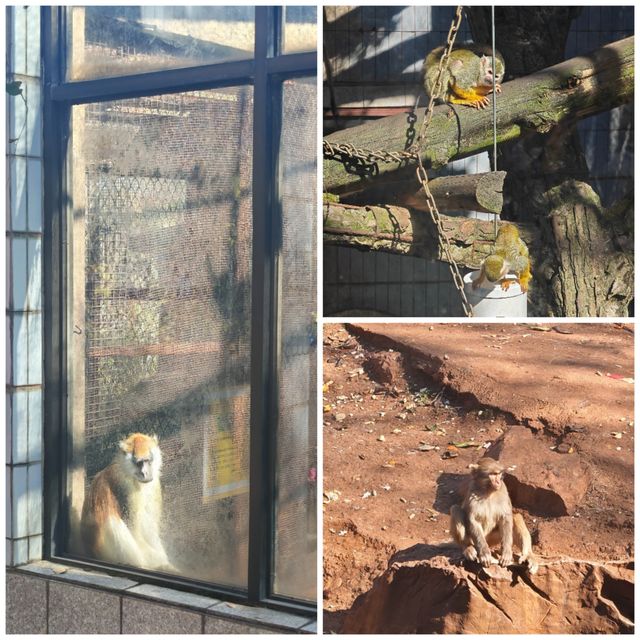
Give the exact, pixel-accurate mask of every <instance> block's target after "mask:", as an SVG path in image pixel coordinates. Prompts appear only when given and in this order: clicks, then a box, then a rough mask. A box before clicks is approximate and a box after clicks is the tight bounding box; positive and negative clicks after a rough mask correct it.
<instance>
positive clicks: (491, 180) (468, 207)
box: [349, 171, 507, 215]
mask: <svg viewBox="0 0 640 640" xmlns="http://www.w3.org/2000/svg"><path fill="white" fill-rule="evenodd" d="M506 175H507V174H506V172H505V171H495V172H490V173H476V174H471V175H459V176H443V177H441V178H434V179H433V180H430V181H429V189H430V190H431V193H432V194H433V197H434V198H435V199H436V204H437V205H438V210H439V211H483V212H485V213H494V214H498V215H499V214H500V213H501V212H502V191H503V186H504V180H505V177H506ZM418 186H419V182H418V180H417V178H416V177H415V173H414V174H413V176H408V177H407V178H406V179H404V180H397V181H393V182H389V183H385V184H384V185H379V186H376V185H373V186H372V187H371V188H368V189H365V190H364V191H361V192H359V193H357V194H350V195H349V203H350V204H356V205H360V206H366V205H368V204H369V203H371V202H393V203H395V204H397V205H400V206H404V207H411V208H412V209H417V210H419V211H425V212H428V211H429V209H428V207H427V201H426V198H425V195H424V191H423V190H422V187H420V188H418Z"/></svg>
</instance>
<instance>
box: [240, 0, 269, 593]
mask: <svg viewBox="0 0 640 640" xmlns="http://www.w3.org/2000/svg"><path fill="white" fill-rule="evenodd" d="M255 11H256V15H255V18H256V40H255V60H254V64H255V70H254V90H253V178H252V186H253V262H252V279H251V422H250V452H249V455H250V464H249V468H250V471H249V473H250V482H249V563H248V577H247V580H248V596H249V600H250V601H251V602H260V601H262V600H264V599H265V598H266V597H267V595H268V588H269V583H270V574H271V546H272V544H271V543H272V539H273V533H272V531H273V526H272V522H273V489H274V488H273V473H272V467H273V464H272V459H271V458H272V454H271V451H272V439H273V436H274V433H273V429H272V425H271V424H270V420H269V409H270V406H271V404H272V401H271V398H272V394H273V393H274V389H275V385H274V380H273V379H272V375H271V369H272V366H271V365H272V362H273V344H272V340H271V330H272V328H273V318H274V304H273V302H274V286H273V285H274V282H273V281H274V273H275V271H274V260H273V247H272V242H271V228H272V225H271V220H272V210H271V203H272V200H271V198H272V193H271V190H270V183H271V180H270V178H271V176H272V175H273V172H272V170H271V168H270V165H271V162H270V148H271V145H272V142H273V141H272V139H271V135H270V119H271V109H270V104H269V82H268V75H267V69H266V64H267V56H268V53H269V35H270V34H269V26H270V24H272V23H271V18H272V11H271V9H270V8H269V7H262V6H260V7H256V10H255Z"/></svg>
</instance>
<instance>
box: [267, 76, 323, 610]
mask: <svg viewBox="0 0 640 640" xmlns="http://www.w3.org/2000/svg"><path fill="white" fill-rule="evenodd" d="M316 104H317V103H316V79H315V76H313V77H310V78H303V79H297V80H286V81H285V82H284V86H283V97H282V134H281V140H280V156H279V157H280V184H279V191H280V197H281V206H282V253H281V260H280V291H281V294H280V301H279V309H280V318H279V320H280V331H279V335H280V345H279V349H280V367H279V372H280V375H279V380H278V383H279V422H278V433H277V442H278V453H277V479H276V487H277V499H276V539H275V552H274V558H275V562H274V564H275V576H274V584H273V589H274V592H275V593H277V594H279V595H284V596H290V597H293V598H298V599H300V598H302V599H305V600H309V601H313V600H315V598H316V544H317V540H316V492H317V475H316V439H317V432H316V370H317V364H316V296H315V293H316V218H317V216H316V208H317V207H316Z"/></svg>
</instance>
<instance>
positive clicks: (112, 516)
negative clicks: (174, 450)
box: [82, 433, 175, 571]
mask: <svg viewBox="0 0 640 640" xmlns="http://www.w3.org/2000/svg"><path fill="white" fill-rule="evenodd" d="M161 467H162V455H161V453H160V447H159V446H158V438H157V437H156V436H148V435H145V434H142V433H132V434H131V435H130V436H128V437H127V438H126V439H124V440H122V441H121V442H120V443H119V448H118V452H117V453H116V455H115V458H114V460H113V462H112V463H111V464H110V465H109V466H108V467H106V468H105V469H103V470H102V471H100V472H99V473H98V474H97V475H96V476H95V477H94V479H93V482H92V483H91V487H90V489H89V492H88V493H87V495H86V497H85V500H84V505H83V507H82V539H83V543H84V545H85V551H86V553H87V554H89V555H92V556H93V557H95V558H98V559H100V560H105V561H107V562H112V563H116V564H127V565H132V566H134V567H140V568H143V569H164V570H168V571H171V570H175V569H173V567H172V565H171V563H170V562H169V559H168V558H167V554H166V552H165V549H164V546H163V544H162V541H161V539H160V518H161V515H162V490H161V487H160V469H161Z"/></svg>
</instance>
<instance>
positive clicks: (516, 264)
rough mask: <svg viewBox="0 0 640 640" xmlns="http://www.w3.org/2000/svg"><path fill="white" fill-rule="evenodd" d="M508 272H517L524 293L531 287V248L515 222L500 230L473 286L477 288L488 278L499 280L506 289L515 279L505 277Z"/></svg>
mask: <svg viewBox="0 0 640 640" xmlns="http://www.w3.org/2000/svg"><path fill="white" fill-rule="evenodd" d="M508 273H515V274H516V275H517V276H518V282H519V283H520V288H521V289H522V292H523V293H526V292H527V290H528V288H529V280H531V264H530V262H529V249H527V245H526V244H525V243H524V242H523V241H522V240H521V238H520V234H519V233H518V228H517V227H516V226H515V225H513V224H504V225H502V226H501V227H500V229H499V230H498V237H497V238H496V244H495V247H494V249H493V253H492V254H491V255H490V256H487V257H486V258H485V259H484V262H483V263H482V267H481V268H480V275H479V276H478V277H477V278H476V279H475V280H474V281H473V285H472V286H473V288H474V289H477V288H478V287H480V286H481V285H482V283H483V282H484V281H485V279H486V280H488V281H489V282H498V280H500V281H501V282H500V285H501V286H502V288H503V289H504V290H505V291H506V290H507V289H508V288H509V286H510V285H511V284H512V282H513V280H509V279H508V278H505V276H506V275H507V274H508Z"/></svg>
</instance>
